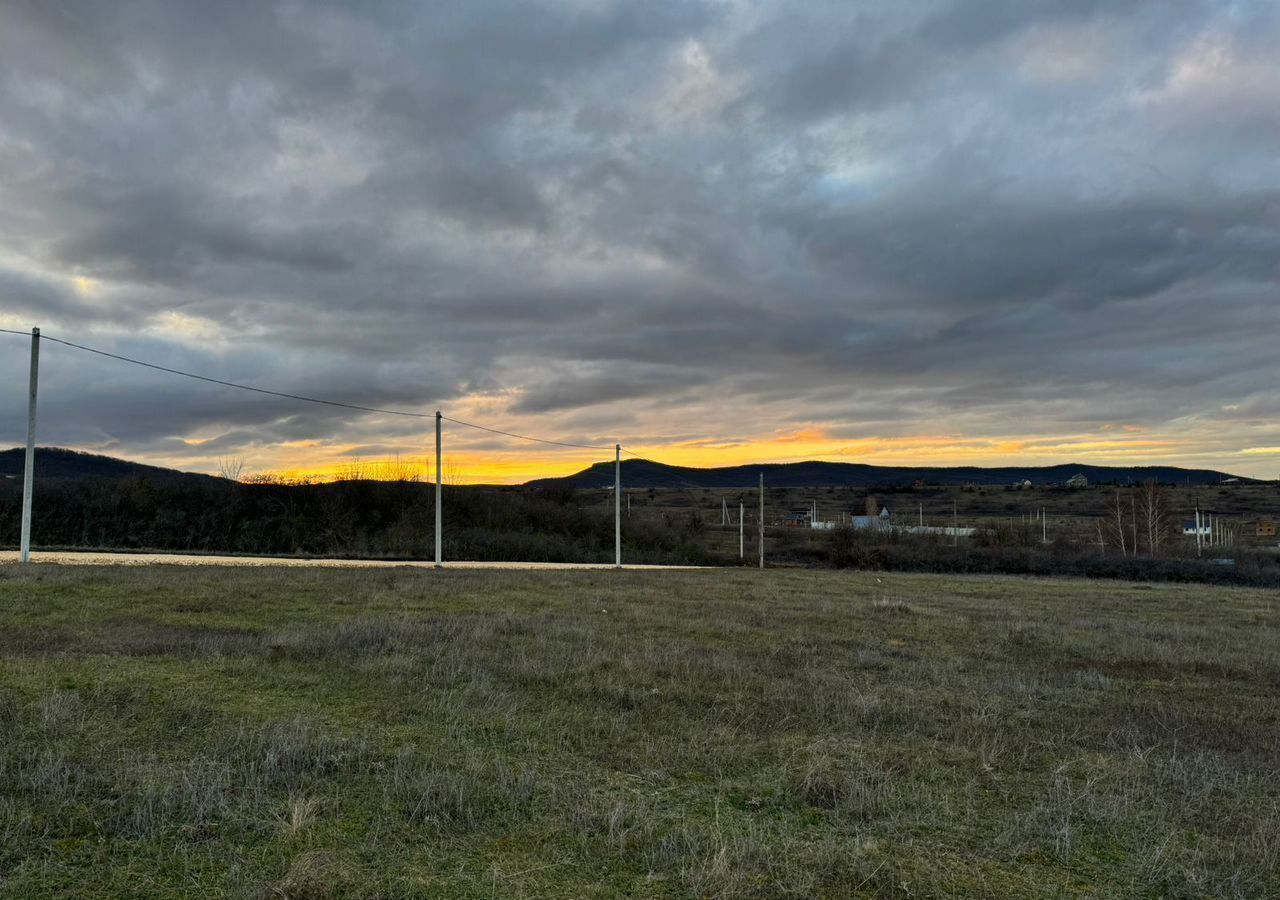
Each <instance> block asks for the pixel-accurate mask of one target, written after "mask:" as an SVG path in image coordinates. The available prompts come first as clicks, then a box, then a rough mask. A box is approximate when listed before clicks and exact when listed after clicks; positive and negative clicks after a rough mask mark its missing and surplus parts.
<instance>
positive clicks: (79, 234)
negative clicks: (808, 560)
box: [0, 0, 1280, 471]
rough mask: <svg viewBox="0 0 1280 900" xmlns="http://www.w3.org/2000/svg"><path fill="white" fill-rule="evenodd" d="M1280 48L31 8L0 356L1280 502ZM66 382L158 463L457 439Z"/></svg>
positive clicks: (1056, 18)
mask: <svg viewBox="0 0 1280 900" xmlns="http://www.w3.org/2000/svg"><path fill="white" fill-rule="evenodd" d="M1278 38H1280V13H1277V12H1276V9H1275V7H1274V5H1273V4H1270V3H1266V2H1263V0H1243V2H1239V3H1233V4H1221V3H1213V2H1209V0H1177V2H1174V3H1169V2H1155V0H1126V2H1122V3H1115V2H1089V3H1073V4H1061V3H1050V2H1012V0H1010V2H977V0H970V2H960V0H926V2H921V3H916V4H901V3H865V4H856V5H850V4H845V3H835V2H822V0H813V2H805V3H781V2H777V0H757V2H749V3H738V4H723V3H716V2H711V0H706V2H699V0H662V2H650V3H630V2H622V0H538V2H514V0H478V2H474V3H468V4H465V5H462V6H456V8H455V7H450V8H449V9H447V10H446V9H443V8H440V9H437V8H435V7H432V6H429V5H428V6H422V5H414V4H403V3H396V2H367V3H358V4H350V3H338V2H323V3H311V4H298V3H293V2H274V3H272V2H268V3H264V2H248V0H245V2H234V3H205V4H197V3H158V2H148V0H124V2H118V3H111V4H102V3H91V2H73V3H61V4H48V3H37V2H31V0H7V2H6V0H0V169H2V170H3V171H4V172H5V173H6V177H5V178H4V179H3V180H0V326H3V327H27V326H29V325H30V324H40V325H42V326H43V327H45V328H46V330H47V331H49V333H56V334H59V335H63V336H67V337H69V338H71V339H83V340H84V342H86V343H91V344H100V345H103V346H109V347H116V348H119V349H122V350H126V351H129V352H134V353H137V354H140V355H144V356H146V357H148V358H155V359H157V360H159V361H162V362H166V364H170V365H175V366H178V367H182V368H189V369H195V370H197V371H203V372H209V373H210V374H214V375H217V376H218V377H224V378H228V379H230V380H236V381H248V382H252V383H258V384H263V385H267V386H271V387H275V388H278V389H281V390H285V391H289V392H297V393H304V394H323V395H326V396H333V397H335V398H336V399H340V400H346V401H348V402H355V403H360V404H362V405H374V406H403V407H407V408H412V409H422V410H429V409H432V408H434V407H435V406H436V405H439V404H446V405H448V406H449V408H450V409H454V410H465V411H467V412H468V413H472V412H474V414H475V415H477V416H488V417H491V419H490V420H496V421H498V422H499V423H500V424H505V425H507V426H508V427H514V428H515V429H516V430H524V431H534V432H537V433H542V434H549V435H550V436H553V437H554V436H559V437H566V436H570V435H572V436H573V437H574V438H578V439H581V440H583V441H587V442H591V443H597V442H601V441H604V442H608V441H609V440H610V439H611V438H618V437H620V438H623V439H627V440H632V439H634V440H636V441H653V442H661V441H662V440H664V439H668V440H677V439H681V440H683V439H690V438H693V437H703V438H719V437H723V438H724V439H725V440H743V441H745V440H749V439H752V438H766V439H767V438H770V437H774V436H777V435H778V434H779V429H787V428H791V429H793V430H804V429H820V430H825V431H826V432H828V433H830V434H831V435H833V436H842V435H843V436H852V437H857V436H868V435H869V436H873V437H875V436H879V437H883V438H886V439H890V440H892V439H896V438H902V437H907V436H911V435H924V434H948V435H958V436H960V437H962V438H963V437H965V436H969V437H974V438H979V437H984V436H1000V435H1013V434H1018V435H1026V434H1036V433H1043V434H1075V435H1088V434H1103V433H1109V432H1107V431H1106V430H1107V429H1110V428H1112V427H1114V426H1116V425H1117V424H1123V425H1125V426H1127V427H1131V428H1135V427H1136V428H1141V429H1145V431H1146V432H1149V433H1151V434H1153V435H1160V436H1161V437H1162V438H1176V437H1177V436H1178V435H1179V434H1187V435H1188V438H1187V441H1188V444H1187V452H1188V453H1189V454H1190V453H1195V454H1201V456H1198V457H1197V459H1202V458H1203V454H1217V457H1215V458H1216V459H1218V460H1219V461H1220V464H1222V465H1224V466H1228V467H1234V468H1237V469H1240V470H1247V469H1248V467H1249V465H1253V466H1255V468H1256V466H1258V465H1263V464H1265V459H1263V460H1262V461H1261V462H1259V461H1258V459H1257V458H1252V459H1251V458H1247V457H1243V456H1240V455H1239V453H1238V451H1240V450H1241V449H1243V448H1245V447H1248V446H1277V445H1280V431H1278V430H1277V426H1275V425H1273V424H1270V423H1271V422H1274V416H1271V415H1270V413H1271V412H1274V410H1275V407H1276V400H1275V395H1274V392H1273V391H1271V390H1270V388H1269V387H1268V386H1269V385H1272V384H1274V383H1276V380H1277V377H1280V358H1278V357H1277V355H1276V354H1275V352H1274V333H1275V324H1276V319H1275V287H1276V284H1277V282H1280V265H1278V264H1277V262H1276V260H1277V259H1280V252H1278V251H1280V193H1277V191H1276V189H1275V185H1276V184H1277V183H1280V160H1278V159H1277V157H1276V155H1275V152H1274V148H1275V142H1276V139H1277V136H1280V111H1278V109H1280V108H1278V107H1277V105H1276V104H1275V102H1274V97H1275V96H1276V92H1277V91H1278V90H1280V64H1277V63H1276V61H1275V60H1274V58H1273V57H1274V52H1273V50H1274V46H1275V44H1276V41H1277V39H1278ZM0 337H2V336H0ZM5 341H6V343H5V344H4V345H3V352H2V353H0V383H4V384H11V385H12V384H20V383H21V381H22V379H23V378H24V377H25V376H24V371H25V368H24V367H25V359H24V350H25V348H24V347H23V345H22V341H21V339H20V338H8V339H5ZM46 377H47V379H48V385H49V387H48V391H47V401H46V405H45V407H43V410H42V429H43V430H42V434H43V435H44V436H45V439H46V440H48V441H50V442H55V443H68V444H76V445H79V446H86V447H99V448H110V449H112V451H113V452H119V453H121V454H123V455H139V454H142V455H149V456H150V457H152V458H155V459H157V460H158V461H164V460H187V461H189V462H190V464H193V465H204V463H203V462H201V460H202V459H204V458H206V457H207V456H208V455H209V454H211V453H213V452H214V451H216V452H217V453H219V454H222V453H232V452H236V451H238V450H243V451H244V452H245V453H246V455H248V456H254V457H261V458H263V459H265V460H272V461H274V460H278V459H283V458H285V457H289V456H290V455H292V456H293V457H297V456H299V455H301V454H304V453H305V452H315V453H319V454H323V453H325V452H332V453H348V454H349V453H350V452H353V451H352V450H351V448H352V447H357V448H387V449H390V448H396V447H399V446H401V445H402V444H403V445H405V446H415V445H416V442H418V441H419V439H420V438H421V434H422V431H423V430H424V428H423V423H421V422H419V421H417V420H388V419H386V418H385V417H383V418H379V417H374V416H362V415H358V414H354V413H350V412H343V411H339V410H332V409H325V408H320V407H306V406H303V407H299V406H298V405H297V404H291V403H289V402H287V401H282V400H272V399H269V398H262V397H255V396H250V395H239V394H234V393H228V392H227V391H226V390H225V389H220V388H214V387H210V386H207V385H204V386H202V385H198V384H194V383H187V382H180V381H166V380H165V378H164V377H163V376H160V375H159V374H158V373H153V372H147V371H144V370H130V369H125V368H122V367H121V366H120V365H119V364H116V363H111V362H109V361H106V360H98V359H92V358H79V359H77V358H76V357H75V356H74V354H72V353H71V352H70V351H65V352H51V353H50V354H49V361H48V364H47V375H46ZM10 394H11V395H12V396H11V399H10V401H3V402H0V433H3V434H10V435H11V438H10V440H11V441H13V442H17V441H18V440H19V439H20V437H21V430H22V422H23V414H22V409H21V404H22V397H21V396H20V391H11V392H10ZM655 421H658V422H660V423H661V424H660V425H659V426H657V427H655V424H654V423H655ZM1208 423H1211V426H1210V424H1208ZM427 426H428V427H429V423H427ZM1197 429H1203V431H1198V430H1197ZM1193 432H1194V434H1193ZM1210 432H1211V433H1212V435H1213V436H1212V437H1206V436H1205V435H1206V434H1209V433H1210ZM852 437H850V438H849V439H852ZM466 440H468V441H470V442H471V444H470V446H472V447H474V448H475V449H477V450H480V449H486V448H487V449H493V448H494V447H501V446H502V444H501V443H500V442H499V443H497V444H493V443H486V442H487V441H489V440H490V438H488V437H484V436H483V435H480V434H476V435H473V436H470V437H468V438H466ZM196 442H198V443H196ZM298 442H318V443H317V444H315V445H314V446H313V448H312V450H310V451H308V450H306V449H305V448H302V449H290V448H291V447H301V444H299V443H298ZM199 448H203V450H201V449H199ZM1246 464H1247V465H1246ZM1258 471H1261V470H1258Z"/></svg>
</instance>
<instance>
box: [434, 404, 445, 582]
mask: <svg viewBox="0 0 1280 900" xmlns="http://www.w3.org/2000/svg"><path fill="white" fill-rule="evenodd" d="M442 421H443V419H442V418H441V416H440V410H438V409H437V410H436V568H437V569H442V568H444V542H443V541H442V538H443V537H444V535H443V534H442V533H441V532H442V529H443V527H444V503H443V499H444V498H443V497H441V496H440V489H441V486H442V485H443V484H444V480H443V478H441V474H440V460H441V458H442V457H443V455H444V454H443V453H442V443H441V440H440V426H441V423H442Z"/></svg>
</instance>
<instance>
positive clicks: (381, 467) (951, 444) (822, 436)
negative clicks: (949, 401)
mask: <svg viewBox="0 0 1280 900" xmlns="http://www.w3.org/2000/svg"><path fill="white" fill-rule="evenodd" d="M300 443H301V444H302V446H294V447H290V448H288V450H289V451H292V452H288V451H286V452H285V453H284V454H282V456H283V457H284V458H283V459H282V460H281V462H280V464H278V465H276V466H274V467H271V468H267V469H265V470H264V471H266V472H269V473H270V474H273V475H277V476H279V477H283V478H289V479H301V478H308V479H313V480H321V481H331V480H338V479H343V478H350V477H353V476H355V475H356V474H357V473H358V474H359V477H363V478H375V479H376V478H389V477H396V474H399V475H403V474H404V473H405V472H412V474H414V475H415V476H416V477H417V478H418V479H419V480H421V481H433V480H434V479H435V468H434V465H435V463H434V455H433V454H431V453H430V452H428V453H422V454H415V455H413V456H403V455H402V456H400V457H397V458H389V457H368V458H363V459H359V458H354V457H352V456H350V455H349V454H350V448H337V447H329V448H321V447H319V446H314V445H313V446H306V444H307V443H308V442H300ZM624 446H628V445H626V444H624ZM325 449H327V450H328V452H327V453H326V452H323V451H324V450H325ZM628 449H629V450H630V451H631V453H633V454H635V456H638V457H640V458H644V459H652V460H654V461H656V462H661V463H667V464H670V465H677V466H690V467H697V468H711V467H719V466H739V465H752V464H762V463H786V462H800V461H807V460H825V461H829V462H850V463H866V464H871V465H885V466H1026V465H1058V464H1067V463H1079V464H1087V463H1095V464H1098V465H1184V466H1200V465H1205V466H1209V467H1213V468H1224V467H1226V466H1228V465H1229V462H1230V461H1231V460H1232V459H1235V460H1238V461H1243V459H1244V458H1246V457H1245V456H1244V455H1245V454H1250V453H1252V454H1254V455H1255V456H1260V455H1264V454H1265V453H1267V451H1270V450H1271V449H1272V448H1251V449H1250V450H1241V451H1220V450H1217V449H1216V448H1213V447H1211V446H1206V445H1200V444H1197V443H1195V442H1194V441H1188V440H1180V441H1179V440H1172V439H1169V438H1165V437H1162V436H1158V435H1148V434H1142V433H1140V430H1138V429H1132V428H1117V429H1107V430H1106V433H1105V434H1101V435H1100V434H1089V435H1021V436H1016V435H1002V436H992V437H980V438H974V437H965V436H963V435H953V434H936V435H910V436H901V437H868V438H863V439H858V440H841V439H838V438H835V437H832V436H831V435H830V433H829V432H827V431H826V430H824V429H821V428H805V429H800V430H797V431H795V432H792V433H787V434H775V435H770V436H768V437H762V438H760V439H758V440H740V441H686V442H671V443H665V444H652V445H641V444H632V445H629V446H628ZM298 451H302V453H303V455H301V456H294V454H296V453H298ZM308 451H310V452H308ZM317 451H320V452H317ZM1260 451H1261V452H1260ZM291 457H292V458H291ZM317 457H321V458H317ZM627 458H631V457H630V456H628V455H624V459H627ZM612 459H613V454H612V453H608V452H603V451H602V452H598V453H593V452H591V451H567V452H562V451H556V450H549V449H547V448H544V447H531V448H529V449H528V450H514V449H512V450H467V449H465V448H464V449H461V450H455V451H452V452H450V451H448V449H447V447H446V455H445V463H444V479H445V481H446V482H447V483H451V484H520V483H522V482H525V481H529V480H532V479H535V478H551V477H558V476H564V475H571V474H573V473H575V472H579V471H581V470H583V469H585V468H587V467H588V466H590V465H592V464H593V463H601V462H611V461H612ZM1215 460H1216V461H1217V462H1216V463H1215V462H1213V461H1215Z"/></svg>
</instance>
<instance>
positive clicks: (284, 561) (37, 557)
mask: <svg viewBox="0 0 1280 900" xmlns="http://www.w3.org/2000/svg"><path fill="white" fill-rule="evenodd" d="M17 561H18V552H17V551H16V550H0V565H4V564H11V563H17ZM31 561H32V562H35V563H57V564H59V565H70V566H150V565H167V566H295V567H301V566H305V567H308V568H317V567H319V568H334V569H386V568H393V567H396V566H411V567H413V568H419V569H430V568H433V567H434V564H433V563H430V562H405V561H396V560H380V559H292V558H281V557H272V556H192V555H183V554H178V553H80V552H73V551H65V552H64V551H54V552H48V553H46V552H33V553H32V554H31ZM445 568H447V569H548V570H560V569H612V568H613V566H612V565H611V564H609V563H535V562H453V561H452V560H446V561H445ZM623 568H624V569H696V568H700V567H699V566H623Z"/></svg>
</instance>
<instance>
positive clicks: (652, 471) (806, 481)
mask: <svg viewBox="0 0 1280 900" xmlns="http://www.w3.org/2000/svg"><path fill="white" fill-rule="evenodd" d="M761 472H763V473H764V479H765V484H766V485H767V486H769V487H873V486H875V487H889V486H909V485H911V484H913V483H915V482H916V481H923V482H925V483H926V484H937V485H964V484H978V485H1005V484H1012V483H1014V482H1015V481H1017V482H1021V481H1030V482H1031V483H1032V484H1036V485H1044V484H1061V483H1062V482H1065V481H1066V480H1067V479H1068V478H1071V477H1072V476H1074V475H1083V476H1084V477H1085V478H1087V479H1089V483H1090V484H1099V483H1101V484H1108V483H1119V484H1127V483H1130V482H1132V483H1139V482H1143V481H1147V480H1149V479H1153V478H1154V479H1155V480H1156V481H1159V482H1161V483H1164V484H1170V483H1178V484H1218V483H1219V482H1221V481H1223V480H1224V479H1227V478H1235V477H1237V476H1234V475H1228V474H1227V473H1225V472H1218V471H1215V470H1212V469H1183V468H1179V467H1177V466H1091V465H1084V464H1077V463H1066V464H1063V465H1056V466H996V467H990V468H988V467H982V466H871V465H866V464H864V463H843V462H821V461H817V460H814V461H812V462H798V463H762V464H760V465H749V466H724V467H720V468H710V469H699V468H693V467H689V466H669V465H666V464H664V463H658V462H653V461H651V460H647V459H628V460H623V462H622V483H623V485H625V486H626V487H631V488H650V487H652V488H752V487H755V486H756V485H758V484H759V479H760V473H761ZM613 474H614V473H613V463H596V464H595V465H593V466H591V467H590V468H587V469H584V470H582V471H581V472H577V473H575V474H573V475H567V476H565V477H563V478H539V479H536V480H534V481H530V482H528V483H527V484H526V485H525V486H526V487H531V488H552V487H572V488H601V487H608V486H611V485H612V484H613ZM1253 480H1254V479H1250V478H1240V481H1241V482H1251V481H1253Z"/></svg>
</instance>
